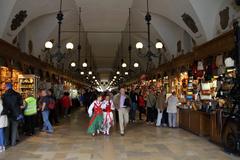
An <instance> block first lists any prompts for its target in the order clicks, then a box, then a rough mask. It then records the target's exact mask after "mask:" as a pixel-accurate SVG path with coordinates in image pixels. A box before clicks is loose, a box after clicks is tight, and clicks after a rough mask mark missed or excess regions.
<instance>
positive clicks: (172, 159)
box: [0, 111, 240, 160]
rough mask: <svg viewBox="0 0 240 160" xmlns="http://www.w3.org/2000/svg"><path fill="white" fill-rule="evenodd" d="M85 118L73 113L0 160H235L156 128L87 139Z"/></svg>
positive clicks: (135, 127) (185, 135) (188, 136)
mask: <svg viewBox="0 0 240 160" xmlns="http://www.w3.org/2000/svg"><path fill="white" fill-rule="evenodd" d="M87 125H88V118H87V116H86V115H85V113H83V112H80V111H77V112H76V113H75V114H73V115H72V118H70V119H66V120H64V121H63V122H62V125H60V126H57V127H55V133H54V134H46V133H39V134H38V135H36V136H33V137H29V138H27V139H26V140H24V141H22V142H21V143H19V144H18V145H17V146H15V147H11V148H9V149H8V150H7V151H6V152H4V153H0V160H237V159H238V160H239V159H240V158H239V157H234V156H232V155H229V154H226V153H224V152H223V150H222V148H221V147H219V146H216V145H215V144H213V143H211V142H209V141H208V140H207V139H205V138H201V137H198V136H195V135H194V134H192V133H189V132H187V131H184V130H182V129H169V128H156V127H153V126H147V125H146V124H144V123H143V122H138V123H136V124H131V125H129V127H128V129H127V132H126V135H125V136H124V137H121V136H120V135H119V133H118V129H117V127H116V128H114V130H113V132H112V135H111V136H109V137H108V136H96V137H91V136H89V135H87V133H86V129H87Z"/></svg>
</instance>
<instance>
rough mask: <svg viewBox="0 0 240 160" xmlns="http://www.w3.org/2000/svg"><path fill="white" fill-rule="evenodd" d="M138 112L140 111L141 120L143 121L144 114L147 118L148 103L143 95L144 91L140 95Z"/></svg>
mask: <svg viewBox="0 0 240 160" xmlns="http://www.w3.org/2000/svg"><path fill="white" fill-rule="evenodd" d="M138 111H139V120H142V114H144V115H145V116H146V102H145V99H144V96H143V94H142V91H140V92H139V95H138Z"/></svg>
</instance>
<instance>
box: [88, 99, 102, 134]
mask: <svg viewBox="0 0 240 160" xmlns="http://www.w3.org/2000/svg"><path fill="white" fill-rule="evenodd" d="M101 101H102V96H101V95H98V96H97V99H96V100H95V101H93V103H92V104H91V105H90V107H89V108H88V115H89V117H91V120H90V123H89V127H88V131H87V132H88V133H89V134H91V135H92V136H95V134H96V132H97V133H98V134H99V133H100V130H101V126H102V122H103V111H102V102H101Z"/></svg>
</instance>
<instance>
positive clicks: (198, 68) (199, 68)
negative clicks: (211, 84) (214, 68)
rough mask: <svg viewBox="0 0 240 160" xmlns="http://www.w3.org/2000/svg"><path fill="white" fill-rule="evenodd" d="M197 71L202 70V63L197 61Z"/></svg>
mask: <svg viewBox="0 0 240 160" xmlns="http://www.w3.org/2000/svg"><path fill="white" fill-rule="evenodd" d="M197 70H198V71H202V70H204V67H203V62H202V61H198V64H197Z"/></svg>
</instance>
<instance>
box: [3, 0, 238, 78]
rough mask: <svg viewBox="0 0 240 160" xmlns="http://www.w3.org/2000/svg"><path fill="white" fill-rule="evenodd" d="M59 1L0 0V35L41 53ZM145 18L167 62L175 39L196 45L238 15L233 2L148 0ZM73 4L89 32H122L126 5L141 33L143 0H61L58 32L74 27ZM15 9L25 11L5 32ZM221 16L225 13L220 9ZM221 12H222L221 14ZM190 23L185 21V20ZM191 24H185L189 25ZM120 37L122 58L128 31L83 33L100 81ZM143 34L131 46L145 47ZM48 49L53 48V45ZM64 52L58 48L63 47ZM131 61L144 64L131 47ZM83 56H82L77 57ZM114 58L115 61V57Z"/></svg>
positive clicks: (70, 37)
mask: <svg viewBox="0 0 240 160" xmlns="http://www.w3.org/2000/svg"><path fill="white" fill-rule="evenodd" d="M59 2H60V0H51V1H49V0H41V1H38V0H18V1H17V0H9V1H0V13H1V15H2V18H1V23H0V38H2V39H4V40H6V41H8V42H9V43H12V41H13V39H14V38H15V37H16V36H17V35H19V40H21V42H20V43H21V49H22V50H23V51H25V52H27V50H28V48H27V45H28V41H29V40H32V42H33V47H34V51H33V52H34V53H32V54H33V55H35V56H38V55H39V54H41V53H42V52H41V50H42V49H43V47H44V43H45V41H47V40H49V39H55V42H56V39H57V30H58V27H57V25H58V24H57V20H56V14H57V12H58V9H59ZM149 3H150V5H149V6H150V11H151V15H152V21H151V43H152V45H153V47H152V50H153V51H154V52H156V50H154V44H155V42H156V41H157V39H158V40H161V41H162V42H163V43H164V45H165V48H166V53H165V55H166V56H167V57H166V58H167V59H168V60H169V59H171V56H172V55H175V56H176V55H178V54H180V53H177V42H178V41H181V43H182V49H183V50H184V52H188V51H190V50H191V48H192V38H193V39H194V40H195V41H196V44H197V45H199V44H202V43H204V42H206V41H208V40H211V39H212V38H214V37H215V36H217V35H219V34H221V33H223V32H226V31H228V30H229V29H231V23H232V20H233V19H234V18H236V17H238V16H239V7H237V6H236V5H234V3H235V2H234V0H150V1H149ZM78 7H81V8H82V30H84V29H85V30H94V31H123V30H124V31H128V26H127V24H128V23H127V21H128V8H130V7H131V8H132V18H131V20H132V30H133V31H146V30H147V28H146V22H145V20H144V16H145V14H146V0H121V1H120V0H101V1H99V0H63V12H64V20H63V25H62V28H63V30H65V31H66V30H72V31H77V30H78ZM227 7H229V15H228V16H229V21H228V24H227V27H225V28H222V26H221V25H220V23H221V22H222V21H223V19H222V17H220V14H219V12H220V11H222V12H223V11H224V9H226V8H227ZM20 10H27V14H28V16H27V18H26V19H25V21H24V22H23V23H22V24H21V26H20V27H18V28H17V29H16V30H14V31H11V29H10V26H11V22H12V19H13V18H14V16H15V15H16V14H17V13H18V12H19V11H20ZM224 14H225V13H224ZM183 15H184V16H185V18H186V17H187V18H189V17H188V16H190V17H191V18H192V19H193V21H194V23H195V25H196V26H197V29H198V32H196V33H194V32H193V31H192V30H191V29H190V28H189V26H188V25H189V24H188V25H187V24H186V23H185V22H184V21H183V18H182V17H183ZM225 16H226V15H225ZM190 23H191V22H190ZM190 25H191V24H190ZM121 36H123V43H124V51H123V53H124V57H126V60H127V59H128V50H127V48H128V35H127V34H126V33H124V34H123V35H121V34H120V33H119V34H117V33H114V34H109V33H107V34H103V33H101V34H99V33H89V34H88V41H89V43H90V45H91V46H92V51H93V57H94V61H95V63H96V67H97V71H98V72H99V73H100V74H101V73H102V77H101V78H102V79H107V78H108V76H109V75H110V74H111V73H110V72H112V66H115V68H116V65H115V63H114V62H115V61H116V59H115V58H114V57H116V53H117V50H118V45H119V44H120V42H121V39H122V38H121ZM146 40H147V35H146V33H133V34H132V47H133V48H135V43H136V42H137V41H142V42H143V43H144V44H145V46H146ZM67 41H72V42H73V43H74V44H75V50H74V51H73V52H74V53H76V46H77V44H78V34H77V32H72V33H69V32H63V34H62V43H63V45H62V47H65V46H64V45H65V43H66V42H67ZM85 41H86V37H85V34H84V33H81V45H82V50H81V57H82V56H84V55H85V51H86V48H85V47H86V46H85ZM53 50H54V49H53ZM63 50H64V49H63ZM76 56H77V55H76V54H74V55H72V56H70V57H69V59H68V60H67V61H66V62H65V63H69V62H70V61H71V60H72V59H75V58H76ZM132 57H133V61H134V60H136V61H140V63H141V66H142V67H143V68H145V67H146V59H144V58H141V57H138V56H137V54H136V50H135V49H134V50H133V55H132ZM84 59H85V58H83V57H82V59H81V61H83V60H84ZM118 61H119V60H118ZM153 62H154V65H155V66H157V64H158V58H154V61H153Z"/></svg>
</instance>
